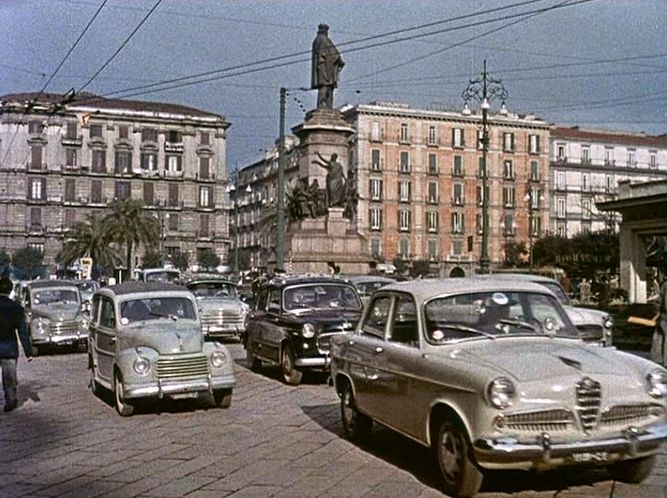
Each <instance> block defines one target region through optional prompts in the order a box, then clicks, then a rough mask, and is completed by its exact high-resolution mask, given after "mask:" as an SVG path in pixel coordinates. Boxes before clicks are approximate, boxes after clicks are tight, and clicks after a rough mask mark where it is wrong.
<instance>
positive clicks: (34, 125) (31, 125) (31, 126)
mask: <svg viewBox="0 0 667 498" xmlns="http://www.w3.org/2000/svg"><path fill="white" fill-rule="evenodd" d="M43 131H44V123H42V122H41V121H29V122H28V133H29V134H30V135H41V134H42V132H43Z"/></svg>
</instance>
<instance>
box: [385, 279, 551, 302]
mask: <svg viewBox="0 0 667 498" xmlns="http://www.w3.org/2000/svg"><path fill="white" fill-rule="evenodd" d="M388 291H402V292H407V293H410V294H413V295H414V296H415V297H417V298H418V299H420V300H426V299H429V298H432V297H435V296H439V295H446V294H461V293H472V292H492V291H499V292H502V291H506V292H522V291H530V292H538V293H541V294H549V295H552V294H551V292H550V291H549V290H548V289H547V288H546V287H544V286H543V285H540V284H537V283H533V282H529V281H522V282H517V281H516V280H512V279H505V278H503V279H492V278H488V277H487V276H485V277H484V278H479V277H466V278H433V279H430V278H429V279H420V280H408V281H405V282H396V283H393V284H388V285H385V286H384V287H382V288H381V289H379V290H377V291H375V292H388Z"/></svg>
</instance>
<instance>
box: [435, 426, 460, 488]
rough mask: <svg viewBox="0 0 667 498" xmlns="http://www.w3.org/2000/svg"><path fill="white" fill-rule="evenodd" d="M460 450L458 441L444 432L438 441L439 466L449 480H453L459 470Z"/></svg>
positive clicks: (450, 434) (449, 433)
mask: <svg viewBox="0 0 667 498" xmlns="http://www.w3.org/2000/svg"><path fill="white" fill-rule="evenodd" d="M460 458H461V448H460V446H459V441H458V439H457V438H456V436H455V435H454V434H452V433H451V432H445V433H444V434H443V435H442V440H441V441H440V465H441V466H442V470H443V472H444V473H445V474H446V476H447V477H448V478H449V479H452V480H454V479H455V478H456V476H457V474H458V472H459V470H460V468H459V460H460Z"/></svg>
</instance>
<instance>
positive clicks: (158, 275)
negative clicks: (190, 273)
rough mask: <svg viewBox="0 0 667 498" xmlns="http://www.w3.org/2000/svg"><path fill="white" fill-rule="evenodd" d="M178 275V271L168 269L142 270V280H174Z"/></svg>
mask: <svg viewBox="0 0 667 498" xmlns="http://www.w3.org/2000/svg"><path fill="white" fill-rule="evenodd" d="M180 275H181V274H180V272H178V271H169V270H159V271H151V272H144V282H175V281H176V280H178V278H179V277H180Z"/></svg>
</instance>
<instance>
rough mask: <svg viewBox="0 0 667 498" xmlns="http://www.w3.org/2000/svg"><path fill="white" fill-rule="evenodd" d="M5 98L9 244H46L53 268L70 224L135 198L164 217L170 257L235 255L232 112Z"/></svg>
mask: <svg viewBox="0 0 667 498" xmlns="http://www.w3.org/2000/svg"><path fill="white" fill-rule="evenodd" d="M0 99H1V101H2V103H1V104H0V219H2V220H5V221H3V223H2V224H0V249H5V250H6V251H7V252H8V253H10V254H12V253H14V252H15V251H16V250H18V249H21V248H23V247H26V246H28V247H33V248H35V249H38V250H40V251H42V252H43V253H44V258H45V259H44V261H45V264H46V265H48V266H49V267H50V269H51V270H52V271H53V270H55V268H56V257H57V255H58V253H59V252H60V250H61V248H62V245H63V242H64V241H65V238H66V236H67V232H68V229H69V228H70V227H72V226H73V225H74V224H75V223H77V222H82V221H85V220H86V217H87V216H103V215H104V214H105V209H106V206H107V205H108V203H109V202H111V201H112V200H114V199H118V200H123V199H128V198H132V199H140V200H142V201H143V203H144V207H145V208H146V209H147V210H149V211H150V212H151V213H153V214H154V216H156V218H158V219H159V221H160V226H161V232H162V233H161V240H160V249H161V250H162V251H164V252H165V253H166V254H167V255H174V254H176V253H178V252H180V253H186V254H187V255H188V257H189V261H190V263H191V264H193V263H195V261H196V254H197V251H201V250H205V249H212V250H214V251H215V252H216V253H217V254H218V255H219V256H220V257H221V258H223V259H225V260H226V259H227V252H228V249H229V236H228V233H229V232H228V223H227V221H228V217H227V205H228V197H227V194H226V190H225V187H226V185H227V177H228V175H227V167H226V136H225V133H226V132H225V130H226V129H227V128H228V127H229V123H228V122H227V121H226V120H225V118H224V117H223V116H221V115H217V114H213V113H209V112H205V111H200V110H197V109H192V108H189V107H185V106H181V105H175V104H163V103H154V102H140V101H129V100H115V99H103V98H100V97H96V96H93V95H90V94H87V95H84V96H80V97H77V98H75V99H73V100H69V101H66V100H65V98H64V96H63V95H58V94H48V93H40V94H37V93H32V94H30V93H28V94H12V95H5V96H3V97H1V98H0ZM141 257H142V253H141V252H138V254H137V256H136V258H137V260H136V261H135V262H134V264H135V265H140V264H141Z"/></svg>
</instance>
